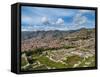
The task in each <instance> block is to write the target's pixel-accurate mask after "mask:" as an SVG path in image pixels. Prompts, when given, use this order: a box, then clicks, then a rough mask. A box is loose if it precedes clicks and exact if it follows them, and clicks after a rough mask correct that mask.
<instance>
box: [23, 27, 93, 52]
mask: <svg viewBox="0 0 100 77" xmlns="http://www.w3.org/2000/svg"><path fill="white" fill-rule="evenodd" d="M94 39H95V29H94V28H93V29H86V28H81V29H78V30H69V31H59V30H54V31H53V30H50V31H23V32H22V51H25V50H30V49H34V48H41V47H42V48H59V47H62V46H64V45H72V44H73V45H77V46H78V45H80V42H79V40H85V41H87V43H88V42H89V44H90V43H91V42H92V41H95V40H94ZM83 44H85V43H84V41H83ZM93 44H94V43H93ZM91 45H92V44H91ZM93 46H94V45H93ZM91 47H92V46H91Z"/></svg>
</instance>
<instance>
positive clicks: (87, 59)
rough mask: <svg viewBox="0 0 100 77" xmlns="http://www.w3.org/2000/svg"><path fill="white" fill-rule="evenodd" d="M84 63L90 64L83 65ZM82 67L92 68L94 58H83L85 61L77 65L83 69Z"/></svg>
mask: <svg viewBox="0 0 100 77" xmlns="http://www.w3.org/2000/svg"><path fill="white" fill-rule="evenodd" d="M92 60H93V61H92ZM86 62H90V64H89V65H87V64H85V63H86ZM83 66H87V67H94V66H95V56H92V57H88V58H85V60H84V61H83V62H82V63H81V64H80V65H79V67H83Z"/></svg>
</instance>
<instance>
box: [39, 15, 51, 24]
mask: <svg viewBox="0 0 100 77" xmlns="http://www.w3.org/2000/svg"><path fill="white" fill-rule="evenodd" d="M41 22H42V23H43V24H49V20H48V18H47V17H45V16H44V17H42V18H41Z"/></svg>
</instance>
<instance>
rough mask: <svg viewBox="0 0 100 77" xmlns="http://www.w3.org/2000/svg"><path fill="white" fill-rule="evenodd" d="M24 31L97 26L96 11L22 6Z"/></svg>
mask: <svg viewBox="0 0 100 77" xmlns="http://www.w3.org/2000/svg"><path fill="white" fill-rule="evenodd" d="M21 28H22V31H42V30H44V31H48V30H64V31H67V30H76V29H80V28H95V11H94V10H82V9H68V8H65V9H62V8H46V7H32V6H22V7H21Z"/></svg>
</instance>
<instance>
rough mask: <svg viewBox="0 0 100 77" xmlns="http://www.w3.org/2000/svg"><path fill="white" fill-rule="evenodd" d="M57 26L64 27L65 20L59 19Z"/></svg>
mask: <svg viewBox="0 0 100 77" xmlns="http://www.w3.org/2000/svg"><path fill="white" fill-rule="evenodd" d="M56 24H58V25H63V24H64V20H63V19H62V18H58V20H57V21H56Z"/></svg>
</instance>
